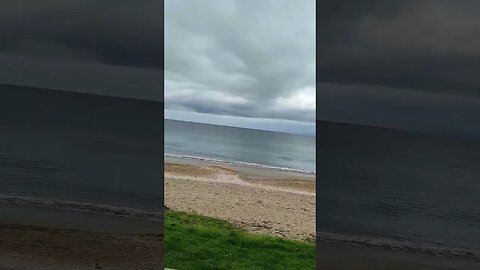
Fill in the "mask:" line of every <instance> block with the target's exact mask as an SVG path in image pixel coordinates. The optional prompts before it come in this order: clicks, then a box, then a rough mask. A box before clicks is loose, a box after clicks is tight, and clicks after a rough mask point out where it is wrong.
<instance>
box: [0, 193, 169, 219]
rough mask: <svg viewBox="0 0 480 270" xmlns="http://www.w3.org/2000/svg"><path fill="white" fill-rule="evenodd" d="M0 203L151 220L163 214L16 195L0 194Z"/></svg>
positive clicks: (122, 207)
mask: <svg viewBox="0 0 480 270" xmlns="http://www.w3.org/2000/svg"><path fill="white" fill-rule="evenodd" d="M0 203H10V204H20V205H29V206H38V207H48V208H55V209H63V210H71V211H80V212H91V213H97V214H105V215H112V216H121V217H128V218H137V219H145V220H152V221H162V220H163V215H162V213H160V212H152V211H146V210H142V209H137V208H131V207H124V206H114V205H108V204H98V203H89V202H77V201H68V200H56V199H46V198H34V197H28V196H16V195H0Z"/></svg>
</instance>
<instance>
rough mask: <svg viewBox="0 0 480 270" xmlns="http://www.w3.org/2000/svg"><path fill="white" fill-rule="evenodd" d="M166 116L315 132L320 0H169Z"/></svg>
mask: <svg viewBox="0 0 480 270" xmlns="http://www.w3.org/2000/svg"><path fill="white" fill-rule="evenodd" d="M165 108H166V112H168V113H166V117H169V118H174V119H182V120H187V121H197V122H205V123H216V124H222V125H233V126H243V127H250V128H258V127H259V126H260V127H263V128H264V129H267V130H276V131H284V132H293V133H300V134H310V135H311V134H314V132H315V1H313V0H312V1H311V0H302V1H288V0H271V1H270V0H264V1H254V0H205V1H193V0H186V1H174V0H167V1H165Z"/></svg>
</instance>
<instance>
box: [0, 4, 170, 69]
mask: <svg viewBox="0 0 480 270" xmlns="http://www.w3.org/2000/svg"><path fill="white" fill-rule="evenodd" d="M161 5H162V3H161V1H155V0H144V1H132V0H116V1H113V0H112V1H94V0H61V1H60V0H52V1H27V0H16V1H7V2H5V3H2V9H1V10H0V33H2V41H1V42H0V53H3V54H12V55H22V56H30V57H44V58H58V59H74V60H77V61H91V62H99V63H103V64H109V65H125V66H134V67H141V68H156V69H161V66H162V59H161V58H162V50H161V48H162V43H163V39H162V35H161V33H162V30H163V24H162V17H161Z"/></svg>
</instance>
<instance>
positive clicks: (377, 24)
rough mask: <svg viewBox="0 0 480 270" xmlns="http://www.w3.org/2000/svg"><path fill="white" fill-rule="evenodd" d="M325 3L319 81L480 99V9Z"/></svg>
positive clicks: (423, 0)
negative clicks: (479, 74) (474, 96)
mask: <svg viewBox="0 0 480 270" xmlns="http://www.w3.org/2000/svg"><path fill="white" fill-rule="evenodd" d="M333 2H334V1H328V2H327V1H321V2H320V5H319V13H318V14H317V17H318V18H319V20H320V23H319V28H318V29H317V55H318V62H317V81H318V82H330V83H344V84H368V85H382V86H386V87H394V88H408V89H416V90H420V91H429V92H433V93H439V92H440V93H453V94H459V95H480V79H479V77H478V76H476V75H475V74H477V73H478V70H480V49H479V48H480V17H479V16H478V11H480V3H479V2H478V1H442V0H439V1H434V0H430V1H428V0H419V1H335V3H333Z"/></svg>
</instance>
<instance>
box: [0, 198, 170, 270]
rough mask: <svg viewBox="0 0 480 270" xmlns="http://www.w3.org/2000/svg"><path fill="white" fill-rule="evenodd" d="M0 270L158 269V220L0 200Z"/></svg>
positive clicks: (160, 231)
mask: <svg viewBox="0 0 480 270" xmlns="http://www.w3.org/2000/svg"><path fill="white" fill-rule="evenodd" d="M0 211H1V212H2V216H1V217H0V239H1V241H0V269H1V270H7V269H8V270H23V269H25V270H27V269H39V270H43V269H45V270H56V269H58V270H60V269H73V270H77V269H78V270H83V269H161V263H162V260H161V256H160V254H162V224H161V223H159V222H153V221H146V220H137V219H131V218H123V217H115V216H107V215H100V214H94V213H81V212H75V211H67V210H59V209H50V208H43V207H30V206H19V205H6V204H0Z"/></svg>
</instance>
